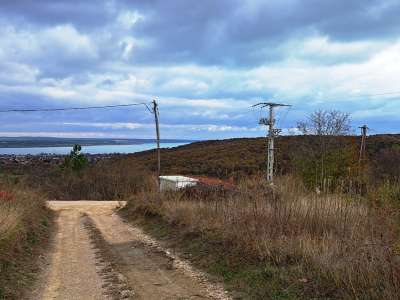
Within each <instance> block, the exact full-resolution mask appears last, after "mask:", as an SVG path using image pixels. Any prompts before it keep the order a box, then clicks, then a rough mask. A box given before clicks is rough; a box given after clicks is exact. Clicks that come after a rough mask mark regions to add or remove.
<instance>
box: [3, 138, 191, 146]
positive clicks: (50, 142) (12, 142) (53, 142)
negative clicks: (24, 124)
mask: <svg viewBox="0 0 400 300" xmlns="http://www.w3.org/2000/svg"><path fill="white" fill-rule="evenodd" d="M155 142H156V140H154V139H107V138H104V139H99V138H53V137H0V148H31V147H72V146H73V145H75V144H79V145H81V146H100V145H140V144H148V143H155ZM188 142H192V141H190V140H179V139H163V140H161V143H188Z"/></svg>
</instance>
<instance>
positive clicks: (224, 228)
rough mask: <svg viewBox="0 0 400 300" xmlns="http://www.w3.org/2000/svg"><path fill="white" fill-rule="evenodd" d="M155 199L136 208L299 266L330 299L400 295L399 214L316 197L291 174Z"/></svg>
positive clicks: (336, 198) (357, 201)
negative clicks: (232, 188)
mask: <svg viewBox="0 0 400 300" xmlns="http://www.w3.org/2000/svg"><path fill="white" fill-rule="evenodd" d="M149 194H152V193H147V194H143V195H142V197H136V198H135V199H132V201H131V203H130V204H129V205H131V206H132V205H133V206H137V207H139V206H140V208H141V211H147V212H149V211H151V214H152V215H161V216H163V218H165V219H166V220H167V221H169V222H171V223H178V224H181V225H183V226H184V227H185V228H186V229H187V230H190V231H197V232H199V231H200V232H203V233H212V234H218V236H220V237H221V238H222V239H224V240H226V241H229V242H230V243H231V244H233V245H234V246H235V247H237V248H238V249H240V250H241V251H242V252H243V253H244V254H247V255H248V257H253V258H255V259H257V260H258V261H269V262H272V263H274V264H276V265H288V264H290V265H292V264H296V265H299V266H300V267H301V269H302V270H303V272H304V273H305V274H308V275H310V276H311V277H312V278H314V280H316V279H318V282H319V284H322V285H323V286H324V288H326V292H327V293H328V294H329V293H331V296H332V295H333V296H338V297H350V298H364V299H365V298H374V299H382V298H384V297H385V298H389V299H394V298H396V297H398V295H399V294H400V263H399V257H398V256H397V257H396V253H395V245H396V243H397V241H398V223H397V218H398V213H397V211H396V210H391V209H377V208H372V207H368V206H366V205H364V204H363V202H362V201H361V199H352V198H348V197H346V196H344V195H317V194H314V193H309V192H306V191H305V189H304V188H302V186H301V184H299V182H298V181H297V180H295V179H293V178H291V177H284V178H280V179H279V181H278V182H277V184H276V185H275V187H274V188H273V189H272V188H271V187H269V186H268V185H267V183H266V182H265V181H264V180H263V179H251V180H245V181H244V182H242V183H241V184H240V185H239V187H238V189H237V191H236V192H235V193H227V194H225V195H224V196H223V197H221V192H220V191H218V192H217V193H215V195H214V196H213V195H212V194H210V193H207V197H206V198H203V199H202V197H201V193H187V192H182V191H181V192H175V193H174V192H172V193H164V194H163V195H162V197H161V199H160V197H157V196H156V193H153V194H152V195H153V196H149ZM199 195H200V196H199ZM140 199H142V201H140Z"/></svg>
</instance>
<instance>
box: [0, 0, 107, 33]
mask: <svg viewBox="0 0 400 300" xmlns="http://www.w3.org/2000/svg"><path fill="white" fill-rule="evenodd" d="M0 8H1V13H2V14H3V15H7V16H10V17H14V18H16V19H20V20H24V21H27V22H30V23H33V24H36V25H41V26H48V25H50V26H54V25H59V24H66V23H70V24H74V25H75V26H77V27H79V28H91V27H96V26H101V25H104V24H106V23H107V22H109V21H110V20H111V18H112V17H113V14H112V10H111V9H110V7H109V6H108V5H107V1H88V0H86V1H85V0H2V1H1V3H0Z"/></svg>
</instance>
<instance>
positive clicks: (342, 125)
mask: <svg viewBox="0 0 400 300" xmlns="http://www.w3.org/2000/svg"><path fill="white" fill-rule="evenodd" d="M350 121H351V119H350V114H348V113H345V112H341V111H338V110H322V109H320V110H316V111H314V112H313V113H311V114H310V116H309V117H308V120H307V121H305V122H304V121H302V122H298V123H297V129H298V130H299V131H300V132H301V133H303V134H311V135H318V136H324V135H331V136H338V135H347V134H349V133H350V129H351V127H350Z"/></svg>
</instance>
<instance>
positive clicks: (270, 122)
mask: <svg viewBox="0 0 400 300" xmlns="http://www.w3.org/2000/svg"><path fill="white" fill-rule="evenodd" d="M255 106H260V107H261V108H264V107H268V108H269V118H261V119H260V124H263V125H267V126H268V149H267V181H268V182H270V183H273V181H274V152H275V148H274V139H275V136H277V135H278V134H279V133H280V129H275V128H274V125H275V117H274V108H275V107H280V106H291V105H287V104H281V103H272V102H262V103H257V104H255V105H253V107H255Z"/></svg>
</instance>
